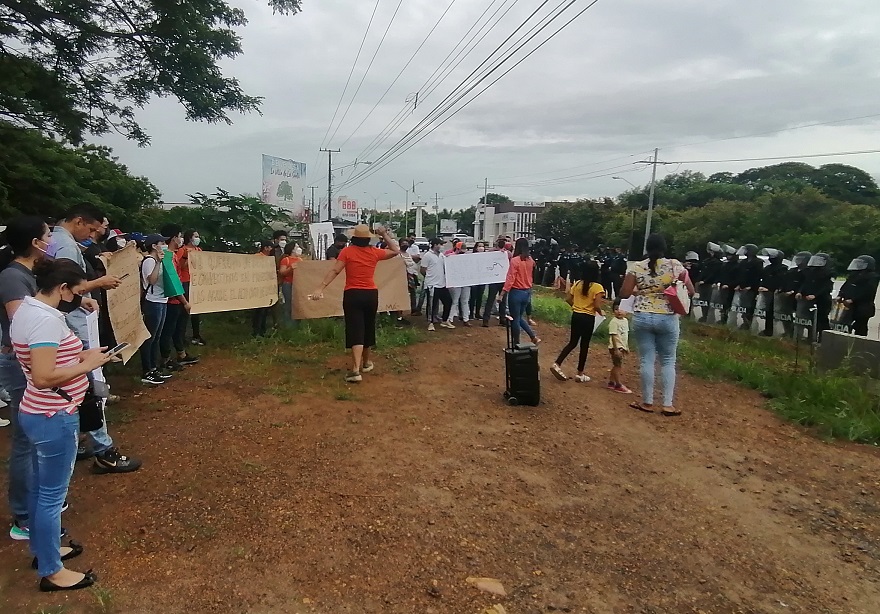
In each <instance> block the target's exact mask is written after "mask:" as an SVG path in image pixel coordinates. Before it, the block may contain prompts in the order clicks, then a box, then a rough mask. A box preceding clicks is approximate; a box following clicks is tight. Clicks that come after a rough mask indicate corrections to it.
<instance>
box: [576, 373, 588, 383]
mask: <svg viewBox="0 0 880 614" xmlns="http://www.w3.org/2000/svg"><path fill="white" fill-rule="evenodd" d="M574 381H576V382H580V383H581V384H586V383H587V382H589V381H590V376H589V375H575V376H574Z"/></svg>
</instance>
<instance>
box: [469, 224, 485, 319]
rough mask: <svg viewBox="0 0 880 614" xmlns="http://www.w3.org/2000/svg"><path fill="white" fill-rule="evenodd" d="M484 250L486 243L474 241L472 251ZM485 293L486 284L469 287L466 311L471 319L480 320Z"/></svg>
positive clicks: (477, 252)
mask: <svg viewBox="0 0 880 614" xmlns="http://www.w3.org/2000/svg"><path fill="white" fill-rule="evenodd" d="M485 251H486V244H485V243H483V242H482V241H477V242H476V243H474V249H473V253H475V254H482V253H483V252H485ZM485 293H486V284H480V285H477V286H471V287H470V300H469V301H468V311H469V313H470V318H471V319H472V320H477V321H479V320H482V319H483V315H482V309H483V294H485Z"/></svg>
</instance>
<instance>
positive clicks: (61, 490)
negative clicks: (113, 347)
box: [9, 259, 110, 591]
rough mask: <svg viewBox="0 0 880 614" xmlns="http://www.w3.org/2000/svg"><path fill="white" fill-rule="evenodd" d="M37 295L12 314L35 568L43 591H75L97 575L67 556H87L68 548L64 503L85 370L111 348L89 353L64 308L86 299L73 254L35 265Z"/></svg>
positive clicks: (68, 309) (85, 383) (103, 360)
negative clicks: (23, 383) (73, 565)
mask: <svg viewBox="0 0 880 614" xmlns="http://www.w3.org/2000/svg"><path fill="white" fill-rule="evenodd" d="M33 272H34V276H35V277H36V284H37V294H36V296H33V297H31V296H25V297H24V300H23V301H22V303H21V306H20V307H19V308H18V310H17V311H16V312H15V316H14V317H13V318H12V325H11V327H10V330H9V335H10V338H11V340H12V346H13V348H14V349H15V355H16V357H17V358H18V361H19V362H20V363H21V367H22V370H23V371H24V374H25V378H26V379H27V388H26V389H25V392H24V396H23V398H22V400H21V404H20V405H19V410H18V411H19V424H20V426H21V430H22V431H23V432H24V434H25V436H26V437H27V438H28V441H29V442H30V444H31V460H32V463H33V467H34V475H33V483H32V485H31V493H30V501H29V502H28V508H29V509H28V512H29V514H28V515H29V517H30V527H29V528H30V548H31V553H32V554H33V555H34V557H35V558H34V561H33V566H34V567H35V568H36V569H37V572H38V573H39V575H40V577H41V580H40V590H41V591H60V590H75V589H80V588H86V587H88V586H91V585H92V584H94V583H95V581H96V580H97V577H96V576H95V574H93V573H92V571H91V570H89V571H88V572H86V573H79V572H76V571H72V570H69V569H66V568H65V567H64V564H63V563H62V561H63V560H66V559H71V558H74V557H75V556H78V555H80V554H82V546H80V545H78V544H77V543H76V542H73V541H72V542H70V547H66V548H65V550H64V551H62V549H61V506H62V504H63V503H64V498H65V497H66V495H67V488H68V486H69V485H70V478H71V476H72V475H73V464H74V462H75V460H76V448H77V437H78V435H79V415H78V413H77V409H78V407H79V405H80V403H82V401H83V398H84V397H85V394H86V391H87V390H88V387H89V381H88V378H87V377H86V374H87V373H89V372H90V371H93V370H95V369H97V368H98V367H100V366H102V365H104V364H105V363H106V362H107V361H108V360H109V359H110V357H109V355H108V354H105V353H104V350H105V349H106V348H93V349H91V350H86V351H83V344H82V342H81V341H80V340H79V339H77V337H76V336H75V335H74V334H73V333H72V332H71V331H70V329H69V328H68V327H67V323H66V322H65V320H64V314H65V313H70V312H71V311H73V310H75V309H77V308H78V307H79V306H80V304H81V303H82V292H83V291H84V290H85V284H86V278H85V273H84V272H83V270H82V269H81V268H80V267H79V266H78V265H77V264H76V263H74V262H72V261H70V260H63V259H62V260H38V261H37V262H35V263H34V269H33Z"/></svg>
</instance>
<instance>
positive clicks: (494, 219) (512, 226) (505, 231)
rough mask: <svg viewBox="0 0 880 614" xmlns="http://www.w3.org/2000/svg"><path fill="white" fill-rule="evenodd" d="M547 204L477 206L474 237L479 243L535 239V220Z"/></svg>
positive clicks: (519, 203) (526, 202)
mask: <svg viewBox="0 0 880 614" xmlns="http://www.w3.org/2000/svg"><path fill="white" fill-rule="evenodd" d="M545 206H546V203H539V202H532V201H514V202H508V203H499V204H495V205H489V206H488V207H483V206H482V205H477V216H476V220H475V221H474V237H475V238H476V239H477V240H478V241H489V242H492V241H495V239H496V238H498V237H510V238H511V239H514V240H516V239H519V238H520V237H525V238H526V239H534V238H535V231H534V226H535V220H536V219H537V218H538V215H539V214H540V213H541V212H543V211H544V208H545Z"/></svg>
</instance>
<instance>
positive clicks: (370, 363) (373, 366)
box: [361, 362, 376, 373]
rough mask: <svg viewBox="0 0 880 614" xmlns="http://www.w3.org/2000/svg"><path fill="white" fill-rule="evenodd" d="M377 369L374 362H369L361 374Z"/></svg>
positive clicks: (362, 368) (363, 367)
mask: <svg viewBox="0 0 880 614" xmlns="http://www.w3.org/2000/svg"><path fill="white" fill-rule="evenodd" d="M375 368H376V365H374V364H373V363H372V362H368V363H366V364H365V365H364V366H362V367H361V373H369V372H370V371H372V370H373V369H375Z"/></svg>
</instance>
